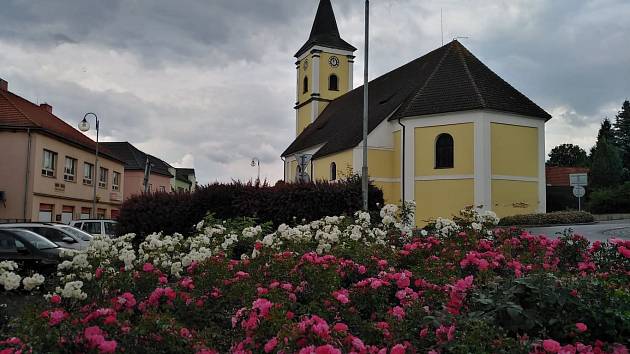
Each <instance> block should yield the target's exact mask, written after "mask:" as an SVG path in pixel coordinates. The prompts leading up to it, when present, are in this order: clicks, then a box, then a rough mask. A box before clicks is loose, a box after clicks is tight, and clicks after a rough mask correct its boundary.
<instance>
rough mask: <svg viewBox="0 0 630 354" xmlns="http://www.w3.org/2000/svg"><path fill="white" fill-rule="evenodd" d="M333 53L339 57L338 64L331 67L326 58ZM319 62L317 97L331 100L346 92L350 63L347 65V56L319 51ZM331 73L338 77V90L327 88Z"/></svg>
mask: <svg viewBox="0 0 630 354" xmlns="http://www.w3.org/2000/svg"><path fill="white" fill-rule="evenodd" d="M333 55H334V56H336V57H337V58H338V59H339V66H338V67H336V68H333V67H331V66H330V64H329V63H328V60H329V59H330V57H331V56H333ZM319 64H320V66H319V97H321V98H324V99H328V100H333V99H335V98H337V97H339V96H341V95H342V94H344V93H346V92H348V70H349V68H350V65H348V58H347V57H346V56H345V55H339V54H329V53H326V52H322V53H320V57H319ZM333 73H334V74H335V75H337V78H338V83H339V85H338V87H339V90H338V91H330V90H328V79H329V78H330V75H331V74H333Z"/></svg>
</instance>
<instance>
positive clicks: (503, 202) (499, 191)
mask: <svg viewBox="0 0 630 354" xmlns="http://www.w3.org/2000/svg"><path fill="white" fill-rule="evenodd" d="M537 209H538V182H530V181H507V180H493V181H492V210H493V211H494V212H495V213H497V215H498V216H499V217H503V216H509V215H516V214H529V213H535V212H536V211H537Z"/></svg>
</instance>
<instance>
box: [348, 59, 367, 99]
mask: <svg viewBox="0 0 630 354" xmlns="http://www.w3.org/2000/svg"><path fill="white" fill-rule="evenodd" d="M347 58H348V92H350V91H352V88H353V86H354V81H353V80H354V77H353V70H354V59H351V58H352V57H347ZM368 90H369V88H368Z"/></svg>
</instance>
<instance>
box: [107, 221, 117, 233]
mask: <svg viewBox="0 0 630 354" xmlns="http://www.w3.org/2000/svg"><path fill="white" fill-rule="evenodd" d="M115 234H116V223H115V222H111V221H105V235H108V236H114V235H115Z"/></svg>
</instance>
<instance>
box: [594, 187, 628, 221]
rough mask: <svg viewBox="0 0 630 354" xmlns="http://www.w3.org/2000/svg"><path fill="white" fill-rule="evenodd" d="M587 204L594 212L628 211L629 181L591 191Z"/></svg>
mask: <svg viewBox="0 0 630 354" xmlns="http://www.w3.org/2000/svg"><path fill="white" fill-rule="evenodd" d="M587 205H588V208H589V210H590V211H591V213H596V214H608V213H628V212H630V182H626V183H624V184H622V185H620V186H616V187H609V188H601V189H597V190H595V191H593V192H592V193H591V195H590V200H589V201H588V204H587Z"/></svg>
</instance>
